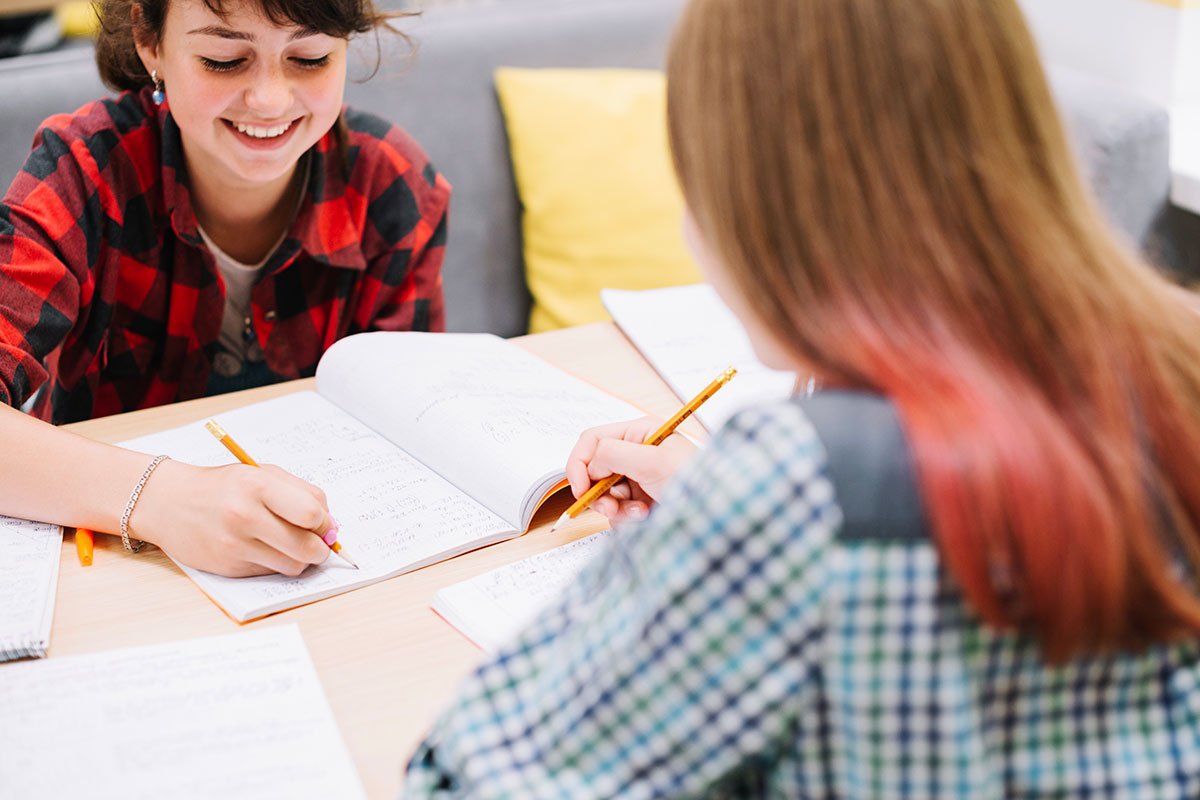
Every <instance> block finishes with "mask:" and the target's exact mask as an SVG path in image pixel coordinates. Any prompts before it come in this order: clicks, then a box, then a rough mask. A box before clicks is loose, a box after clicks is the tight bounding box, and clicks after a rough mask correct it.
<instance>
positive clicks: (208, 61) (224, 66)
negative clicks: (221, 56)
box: [200, 56, 246, 72]
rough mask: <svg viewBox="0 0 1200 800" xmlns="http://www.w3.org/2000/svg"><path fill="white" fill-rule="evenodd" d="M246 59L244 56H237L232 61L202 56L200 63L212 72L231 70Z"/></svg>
mask: <svg viewBox="0 0 1200 800" xmlns="http://www.w3.org/2000/svg"><path fill="white" fill-rule="evenodd" d="M245 60H246V59H244V58H235V59H233V60H231V61H217V60H216V59H215V58H205V57H204V56H200V63H201V64H203V65H204V68H205V69H207V70H209V71H211V72H229V71H230V70H234V69H237V68H238V67H239V66H240V65H241V64H242V62H243V61H245Z"/></svg>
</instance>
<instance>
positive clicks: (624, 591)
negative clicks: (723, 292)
mask: <svg viewBox="0 0 1200 800" xmlns="http://www.w3.org/2000/svg"><path fill="white" fill-rule="evenodd" d="M842 527H843V513H842V511H841V509H840V508H839V506H838V503H837V499H836V496H835V491H834V486H833V483H832V481H831V479H830V471H829V469H828V467H827V461H826V454H825V450H824V448H823V446H822V443H821V441H820V439H819V438H818V436H817V434H816V431H815V430H814V428H813V426H812V424H811V423H810V422H809V420H808V418H807V417H806V416H805V414H804V412H803V411H802V410H801V409H800V408H799V407H798V406H797V405H795V404H792V403H781V404H779V405H776V406H772V407H769V408H765V409H760V410H754V411H748V412H743V413H741V414H740V415H738V416H736V417H735V418H734V419H733V420H732V421H731V422H730V423H729V424H728V425H727V426H726V427H725V428H724V429H723V430H722V431H721V432H720V433H719V434H718V435H717V436H716V437H715V438H714V440H713V442H712V443H711V445H710V446H709V447H708V448H707V449H706V450H705V452H704V453H703V454H701V455H700V456H699V457H698V458H697V460H696V462H695V463H694V464H693V465H692V466H691V467H690V468H689V469H687V470H686V471H685V472H684V474H682V475H681V476H680V477H679V479H678V480H677V481H676V482H675V484H674V485H673V487H672V489H671V490H670V491H669V492H668V494H667V495H666V496H664V497H663V498H662V502H661V504H660V505H659V506H658V507H657V508H656V509H655V511H654V513H653V514H652V515H651V516H650V518H649V519H648V520H647V521H646V522H644V523H643V524H641V525H638V526H635V527H631V528H627V529H624V530H622V531H620V532H618V536H617V537H613V538H614V541H613V542H612V544H611V545H610V546H609V550H608V551H606V552H605V553H604V554H603V555H602V556H600V557H599V558H597V560H596V563H593V564H592V565H591V566H590V568H589V569H588V570H587V571H586V572H585V573H584V575H583V577H582V578H581V579H580V580H579V581H578V582H577V583H576V584H575V585H574V586H573V587H572V588H571V589H570V590H569V591H568V592H567V594H566V595H565V596H564V597H563V598H562V600H561V602H560V603H558V604H556V605H555V606H554V607H553V608H552V609H550V610H548V611H547V612H545V613H544V614H543V615H542V616H541V617H540V619H539V620H538V621H537V622H536V623H535V624H534V625H533V626H532V627H530V628H529V629H528V630H527V631H526V632H525V633H524V634H523V635H522V636H521V637H520V639H519V640H518V641H517V642H515V643H514V644H513V645H511V646H510V647H508V648H507V649H506V650H504V651H503V652H501V653H500V654H499V655H497V656H496V657H495V658H493V659H492V660H491V661H490V662H489V663H487V664H486V665H484V666H483V667H481V668H480V669H479V670H478V672H476V673H475V674H474V675H473V676H472V677H471V678H469V679H468V681H467V682H466V684H465V685H464V686H463V687H462V689H461V693H460V696H459V698H458V699H457V701H456V702H455V703H454V705H453V706H452V707H451V708H450V709H449V710H448V711H447V712H446V713H445V714H444V715H443V716H442V718H441V719H440V721H439V722H438V723H437V724H436V726H435V728H434V730H433V731H432V732H431V733H430V735H429V737H428V738H427V740H426V741H425V742H424V743H423V744H422V745H421V746H420V748H419V749H418V750H417V752H416V754H415V755H414V757H413V759H412V762H411V763H410V764H409V767H408V775H407V778H406V781H405V785H404V790H403V794H404V796H406V797H472V798H487V797H510V798H570V800H585V799H586V798H617V797H620V798H652V797H679V796H684V797H797V798H1000V797H1007V798H1050V797H1054V798H1067V797H1070V798H1076V797H1078V798H1083V797H1089V798H1138V799H1139V800H1149V799H1154V798H1161V799H1163V800H1165V799H1166V798H1196V797H1200V668H1198V653H1200V649H1198V648H1197V646H1196V644H1194V643H1188V644H1183V645H1172V646H1161V647H1156V648H1154V649H1152V650H1150V651H1148V652H1146V653H1143V654H1139V655H1128V656H1116V657H1108V658H1093V659H1081V660H1077V661H1075V662H1072V663H1070V664H1069V665H1067V666H1064V667H1061V668H1048V667H1046V666H1044V665H1043V664H1042V662H1041V660H1040V658H1039V654H1038V650H1037V647H1036V644H1035V643H1034V642H1033V641H1032V640H1031V639H1029V638H1026V637H1022V636H1018V635H1012V634H1005V633H999V632H996V631H994V630H991V629H989V628H986V627H984V626H983V625H981V624H980V622H979V621H978V619H977V618H976V617H975V616H974V615H973V614H972V612H971V611H970V610H969V609H968V608H967V607H966V606H965V604H964V601H963V598H962V595H961V593H960V592H959V591H958V590H957V589H956V588H955V586H954V583H953V581H952V580H951V579H950V577H949V575H948V573H947V572H946V570H945V569H943V568H942V566H941V564H940V562H939V559H938V554H937V551H936V549H935V548H934V546H933V544H932V542H931V541H930V540H929V539H928V538H927V537H919V538H916V539H913V538H911V537H910V538H896V537H890V538H889V535H888V532H887V531H882V530H881V531H880V532H879V535H878V536H876V537H871V536H867V537H854V538H853V539H852V540H851V539H849V538H846V537H841V536H840V533H841V532H842Z"/></svg>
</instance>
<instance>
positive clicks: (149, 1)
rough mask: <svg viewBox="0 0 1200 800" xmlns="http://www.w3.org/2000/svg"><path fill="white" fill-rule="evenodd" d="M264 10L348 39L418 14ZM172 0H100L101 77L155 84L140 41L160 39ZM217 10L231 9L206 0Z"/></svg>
mask: <svg viewBox="0 0 1200 800" xmlns="http://www.w3.org/2000/svg"><path fill="white" fill-rule="evenodd" d="M257 2H258V5H259V8H260V9H261V10H262V12H263V15H264V16H265V17H266V18H267V19H269V20H270V21H271V22H273V23H274V24H276V25H289V24H290V25H296V26H298V27H300V28H305V29H309V30H314V31H317V32H318V33H323V34H325V35H327V36H336V37H338V38H341V39H347V38H349V37H350V36H352V35H354V34H356V33H366V32H368V31H372V30H377V29H379V28H387V29H389V30H394V29H392V28H391V27H390V23H391V21H392V20H394V19H398V18H401V17H408V16H413V14H412V13H411V12H403V11H393V12H384V11H380V10H378V9H377V8H376V7H375V3H374V2H373V1H372V0H257ZM170 4H171V0H95V8H96V14H97V16H98V17H99V18H100V32H99V34H98V35H97V38H96V65H97V66H98V67H99V68H100V78H101V79H102V80H103V81H104V83H105V84H107V85H108V86H110V87H111V88H113V89H116V90H117V91H124V90H126V89H133V90H136V89H141V88H143V87H145V86H149V85H150V75H149V74H148V73H147V72H146V68H145V67H144V66H142V61H141V59H140V58H139V57H138V54H137V48H136V47H135V44H136V43H137V42H154V41H157V40H158V39H159V38H160V37H161V35H162V30H163V24H164V23H165V22H166V19H167V9H168V7H169V6H170ZM204 4H205V5H206V6H208V8H209V10H211V11H212V12H213V13H214V14H216V15H217V16H219V17H224V16H225V15H226V10H225V2H224V0H204ZM134 5H137V6H138V7H139V8H140V9H141V19H139V20H138V21H137V22H135V21H134V18H133V7H134Z"/></svg>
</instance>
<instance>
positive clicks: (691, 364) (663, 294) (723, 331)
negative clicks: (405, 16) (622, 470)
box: [600, 283, 796, 431]
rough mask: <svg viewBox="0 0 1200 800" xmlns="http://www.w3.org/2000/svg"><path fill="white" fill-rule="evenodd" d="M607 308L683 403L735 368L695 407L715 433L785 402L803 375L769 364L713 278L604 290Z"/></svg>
mask: <svg viewBox="0 0 1200 800" xmlns="http://www.w3.org/2000/svg"><path fill="white" fill-rule="evenodd" d="M600 298H601V300H603V302H604V307H605V308H606V309H608V313H609V314H611V315H612V318H613V320H614V321H616V323H617V325H618V326H620V328H621V330H622V331H623V332H624V333H625V335H626V336H628V337H629V339H630V341H632V342H633V344H634V346H635V347H637V349H638V350H639V351H640V352H641V354H642V356H644V357H645V359H646V360H647V361H649V362H650V365H651V366H652V367H654V370H655V372H657V373H658V374H659V375H660V376H662V379H663V380H664V381H666V382H667V385H668V386H670V387H671V389H672V391H674V392H675V394H676V395H678V396H679V399H680V400H681V401H682V402H686V401H688V400H691V399H692V398H693V397H695V396H696V395H697V394H699V393H700V390H701V389H703V388H704V387H705V386H707V385H708V384H709V383H711V382H712V380H713V379H714V378H716V377H717V376H718V375H720V374H721V372H722V371H724V370H725V369H726V368H728V367H731V366H732V367H736V368H737V371H738V374H737V377H736V378H734V379H733V380H732V381H730V382H729V383H728V384H726V385H725V386H724V387H723V388H722V389H721V391H719V392H717V393H716V394H715V395H713V396H712V398H711V399H710V400H709V401H708V402H706V403H705V404H704V405H703V406H701V407H700V409H699V410H698V411H697V412H696V416H697V417H699V419H700V421H701V422H702V423H704V427H706V428H708V430H709V431H716V430H717V429H718V428H720V427H721V426H722V425H724V424H725V421H726V420H727V419H729V418H730V417H731V416H733V415H734V414H735V413H737V412H738V411H740V410H741V409H743V408H746V407H747V406H752V405H755V404H758V403H764V402H771V401H774V400H782V399H784V398H786V397H788V396H789V395H790V394H791V393H792V389H793V387H794V386H795V381H796V376H795V374H794V373H791V372H780V371H778V370H773V369H770V368H768V367H767V366H765V365H764V364H763V363H762V362H761V361H759V360H758V357H757V356H755V355H754V348H753V347H752V346H751V344H750V339H749V338H747V336H746V331H745V329H744V328H743V327H742V324H741V323H740V322H738V319H737V317H735V316H734V315H733V312H732V311H730V310H729V308H728V307H727V306H726V305H725V304H724V303H722V302H721V299H720V298H719V297H717V294H716V292H714V291H713V289H712V287H711V286H709V285H708V284H705V283H701V284H695V285H692V286H675V287H670V288H667V289H649V290H646V291H625V290H621V289H604V290H603V291H602V292H601V293H600Z"/></svg>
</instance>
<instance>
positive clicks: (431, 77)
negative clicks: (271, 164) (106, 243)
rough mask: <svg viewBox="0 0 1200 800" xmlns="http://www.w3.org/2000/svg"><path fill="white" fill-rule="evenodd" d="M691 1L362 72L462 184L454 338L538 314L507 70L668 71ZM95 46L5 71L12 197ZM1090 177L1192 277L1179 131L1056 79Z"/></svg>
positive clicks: (454, 247)
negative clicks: (683, 11)
mask: <svg viewBox="0 0 1200 800" xmlns="http://www.w3.org/2000/svg"><path fill="white" fill-rule="evenodd" d="M682 5H683V0H503V2H497V1H495V0H494V1H493V2H490V3H488V2H480V3H474V4H457V5H447V6H444V7H436V8H433V9H431V10H429V11H427V12H426V13H425V14H424V15H423V16H422V17H421V18H419V19H414V20H410V21H407V22H406V23H405V24H404V28H405V29H406V30H407V31H408V32H409V33H411V35H412V36H413V38H414V40H415V41H416V43H417V51H416V53H415V55H413V56H411V57H410V56H409V55H408V47H407V45H406V44H405V43H404V42H403V41H402V40H400V39H399V38H398V37H391V36H385V37H383V38H382V39H381V46H382V54H383V61H382V65H381V67H380V69H379V72H378V74H376V75H375V76H374V77H373V78H372V79H371V80H369V81H367V82H365V83H360V82H355V81H354V80H353V78H354V77H355V75H356V74H357V75H358V76H363V75H366V74H367V73H369V72H370V69H371V67H372V66H373V64H374V54H375V48H374V41H373V40H371V39H367V40H365V41H363V42H361V43H360V46H359V47H358V48H357V50H358V52H359V54H360V55H361V56H362V57H361V58H356V59H352V61H351V65H352V66H351V78H352V80H351V82H350V84H349V86H348V87H347V92H346V94H347V101H348V102H349V103H351V104H352V105H355V106H357V107H360V108H363V109H366V110H370V111H373V112H375V113H377V114H380V115H382V116H384V117H387V118H389V119H392V120H394V121H396V122H398V123H400V124H401V125H403V126H405V127H406V128H407V129H408V130H409V131H411V132H412V134H413V135H414V136H415V137H416V138H417V140H418V141H420V142H421V143H422V144H423V145H424V147H425V148H426V150H427V151H428V152H429V153H430V155H431V157H432V158H433V161H434V163H435V164H436V165H437V166H438V167H439V168H440V169H441V170H442V171H443V172H444V173H445V174H446V175H447V176H448V177H449V178H450V180H451V182H452V183H453V184H454V188H455V195H454V201H453V207H452V213H451V224H450V237H449V244H448V248H447V255H446V265H445V285H446V306H447V324H448V327H449V328H450V329H451V330H458V331H490V332H494V333H498V334H501V335H503V336H511V335H515V334H520V333H523V332H524V331H525V327H526V320H527V316H528V311H529V303H530V298H529V293H528V290H527V288H526V284H525V280H524V274H523V268H522V259H521V251H520V207H519V201H518V198H517V195H516V190H515V188H514V185H513V178H512V170H511V167H510V165H509V160H508V149H507V141H506V138H505V134H504V126H503V121H502V118H501V115H500V109H499V106H498V104H497V101H496V96H495V92H494V90H493V87H492V70H493V69H494V68H495V67H497V66H501V65H510V66H526V67H543V66H568V67H592V66H618V67H661V65H662V60H663V54H664V49H665V45H666V42H667V39H668V38H669V34H670V29H671V26H672V24H673V22H674V19H675V17H676V15H677V13H678V10H679V8H680V7H681V6H682ZM91 58H92V56H91V50H90V48H87V47H82V48H74V49H69V50H65V51H59V52H54V53H48V54H42V55H37V56H24V57H20V58H16V59H9V60H7V61H0V98H3V99H2V100H0V102H2V103H3V107H2V108H0V118H2V119H3V122H2V123H0V186H3V187H6V186H7V185H8V183H9V182H10V181H11V179H12V177H13V175H15V174H16V172H17V170H18V169H20V165H21V162H22V161H23V159H24V155H25V153H26V152H27V151H28V147H29V142H30V138H31V137H32V135H33V133H34V131H35V130H36V128H37V126H38V123H39V122H40V121H41V120H42V119H43V118H45V117H46V116H48V115H50V114H52V113H57V112H61V111H69V110H72V109H74V108H76V107H78V106H80V105H82V104H83V103H85V102H87V101H89V100H92V99H94V98H96V97H98V96H101V95H102V94H104V93H105V89H104V87H103V86H102V85H101V84H100V82H99V79H98V78H97V76H96V72H95V67H94V65H93V63H92V60H91ZM1052 81H1053V85H1054V90H1055V93H1056V95H1057V97H1058V99H1059V102H1060V105H1061V106H1062V109H1063V112H1064V115H1065V118H1066V120H1067V122H1068V125H1069V127H1070V130H1071V132H1072V136H1073V138H1074V140H1075V142H1076V145H1077V149H1078V153H1079V155H1080V158H1081V162H1082V164H1083V166H1084V169H1085V171H1086V172H1087V174H1088V175H1089V177H1090V179H1091V181H1092V184H1093V186H1094V187H1095V189H1096V191H1097V193H1098V195H1099V197H1100V199H1101V202H1102V204H1103V206H1104V207H1105V208H1106V209H1107V210H1108V212H1109V214H1110V215H1111V217H1112V219H1113V220H1114V222H1115V223H1116V224H1117V225H1118V226H1119V227H1121V228H1122V229H1123V230H1124V231H1125V232H1126V233H1127V235H1128V236H1129V237H1130V238H1131V239H1132V240H1134V241H1135V242H1137V243H1138V244H1139V245H1140V246H1142V247H1144V248H1147V249H1150V250H1151V251H1152V252H1153V253H1155V254H1157V255H1159V256H1165V257H1167V258H1168V260H1170V261H1171V263H1172V265H1174V266H1179V265H1180V264H1181V263H1183V262H1186V261H1187V260H1188V259H1189V258H1194V254H1193V251H1192V250H1190V249H1189V248H1188V247H1185V246H1183V245H1182V244H1181V243H1180V241H1179V238H1178V236H1177V235H1176V232H1177V230H1178V228H1179V225H1178V221H1177V220H1174V221H1173V220H1171V219H1169V215H1168V214H1167V192H1168V184H1169V180H1170V174H1169V170H1168V167H1167V145H1168V143H1167V118H1166V114H1165V112H1164V111H1163V110H1161V109H1158V108H1155V107H1153V106H1151V105H1149V104H1148V103H1146V102H1145V101H1142V100H1140V99H1138V98H1136V97H1133V96H1130V95H1128V94H1124V93H1121V92H1119V91H1117V90H1115V89H1113V88H1111V87H1109V86H1107V85H1104V84H1100V83H1097V82H1096V81H1094V80H1091V79H1089V78H1087V77H1086V76H1083V75H1077V74H1072V73H1066V72H1058V71H1056V72H1054V74H1053V75H1052Z"/></svg>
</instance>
